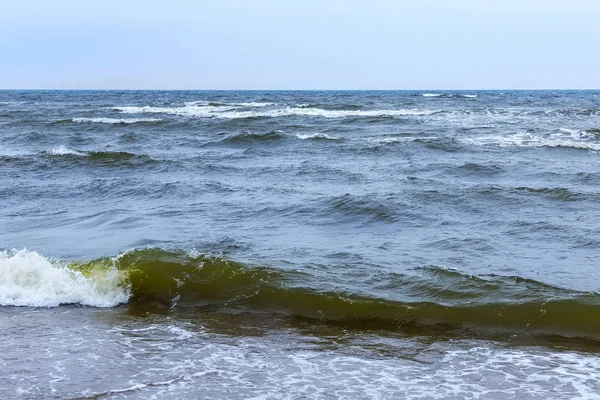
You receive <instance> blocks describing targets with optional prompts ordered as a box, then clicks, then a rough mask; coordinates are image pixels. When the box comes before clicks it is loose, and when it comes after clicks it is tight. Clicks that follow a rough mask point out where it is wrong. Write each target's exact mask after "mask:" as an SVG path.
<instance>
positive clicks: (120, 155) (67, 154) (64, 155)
mask: <svg viewBox="0 0 600 400" xmlns="http://www.w3.org/2000/svg"><path fill="white" fill-rule="evenodd" d="M43 156H44V157H45V158H49V159H50V160H52V161H56V162H63V163H69V164H82V163H83V164H91V165H97V166H139V165H145V164H153V163H156V162H157V160H154V159H153V158H151V157H149V156H147V155H145V154H134V153H129V152H126V151H79V150H74V149H69V148H67V147H65V146H60V147H57V148H55V149H52V150H50V151H48V152H45V153H43Z"/></svg>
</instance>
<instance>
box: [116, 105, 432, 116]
mask: <svg viewBox="0 0 600 400" xmlns="http://www.w3.org/2000/svg"><path fill="white" fill-rule="evenodd" d="M114 109H115V110H117V111H120V112H122V113H124V114H171V115H178V116H183V117H195V118H223V119H243V118H276V117H287V116H304V117H320V118H357V117H358V118H361V117H409V116H427V115H432V114H435V113H438V112H439V111H438V110H419V109H397V110H394V109H390V110H356V109H350V110H348V109H341V110H328V109H323V108H316V107H285V108H276V109H269V110H264V111H263V110H244V109H239V107H238V106H233V105H231V104H229V105H221V104H220V103H208V104H196V103H186V104H185V105H184V106H180V107H152V106H142V107H137V106H128V107H115V108H114Z"/></svg>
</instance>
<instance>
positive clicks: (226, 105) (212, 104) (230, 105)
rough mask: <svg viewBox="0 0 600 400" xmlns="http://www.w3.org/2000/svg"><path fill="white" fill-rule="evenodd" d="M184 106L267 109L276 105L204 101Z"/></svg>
mask: <svg viewBox="0 0 600 400" xmlns="http://www.w3.org/2000/svg"><path fill="white" fill-rule="evenodd" d="M184 104H185V105H186V106H210V107H232V108H233V107H269V106H274V105H276V104H277V103H272V102H267V101H263V102H260V101H249V102H242V103H222V102H216V101H205V100H197V101H188V102H185V103H184Z"/></svg>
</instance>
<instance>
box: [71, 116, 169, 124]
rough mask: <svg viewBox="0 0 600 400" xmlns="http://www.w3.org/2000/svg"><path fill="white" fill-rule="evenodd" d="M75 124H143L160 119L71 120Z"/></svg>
mask: <svg viewBox="0 0 600 400" xmlns="http://www.w3.org/2000/svg"><path fill="white" fill-rule="evenodd" d="M71 120H72V121H73V122H77V123H86V122H88V123H99V124H110V125H116V124H138V123H143V122H159V121H162V119H160V118H72V119H71Z"/></svg>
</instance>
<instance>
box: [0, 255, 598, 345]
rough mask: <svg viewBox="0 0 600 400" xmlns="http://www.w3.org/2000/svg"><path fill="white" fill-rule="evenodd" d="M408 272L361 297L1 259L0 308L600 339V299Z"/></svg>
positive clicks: (211, 269) (128, 260)
mask: <svg viewBox="0 0 600 400" xmlns="http://www.w3.org/2000/svg"><path fill="white" fill-rule="evenodd" d="M411 272H412V274H385V273H383V272H382V273H379V274H375V275H373V276H372V277H371V278H370V279H371V280H370V281H369V280H368V281H365V282H361V283H360V287H361V288H363V289H362V294H356V293H351V292H350V291H332V290H326V289H321V287H322V286H321V287H320V285H319V279H318V278H315V277H313V276H312V275H310V274H308V273H302V272H295V271H286V270H279V269H274V268H267V267H253V266H246V265H243V264H241V263H238V262H235V261H230V260H226V259H223V258H219V257H213V256H207V255H202V254H189V253H186V252H179V251H166V250H162V249H143V250H132V251H129V252H126V253H124V254H121V255H119V256H117V257H114V258H100V259H96V260H93V261H89V262H80V263H70V264H64V263H60V262H56V261H51V260H48V259H46V258H44V257H42V256H41V255H39V254H38V253H35V252H30V251H27V250H19V251H14V250H13V251H10V252H0V305H3V306H34V307H51V306H58V305H61V304H80V305H85V306H95V307H114V306H117V305H119V304H125V303H127V304H129V305H130V306H136V307H137V306H141V307H149V308H150V309H154V310H158V309H160V310H173V311H177V310H187V311H190V310H197V311H198V312H202V313H211V312H217V313H233V314H239V313H244V314H249V315H252V314H263V315H265V314H268V315H270V314H274V315H279V316H281V317H283V318H302V319H308V320H312V321H314V322H316V323H334V324H343V325H344V326H346V327H352V328H356V329H385V330H398V331H418V332H429V331H431V332H439V331H443V332H462V333H469V332H470V334H474V335H476V334H477V332H484V331H485V332H500V333H522V332H526V333H530V334H543V335H560V336H566V337H588V338H592V339H598V340H600V319H598V315H600V295H598V294H597V293H587V292H579V291H573V290H567V289H562V288H558V287H555V286H551V285H547V284H544V283H541V282H538V281H535V280H531V279H525V278H521V277H517V276H512V277H505V276H496V275H485V276H471V275H465V274H462V273H460V272H458V271H456V270H448V269H443V268H438V267H424V268H418V269H416V270H413V271H411ZM320 279H322V278H320ZM365 288H366V289H365ZM365 293H368V295H367V294H365ZM194 312H195V311H194Z"/></svg>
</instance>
